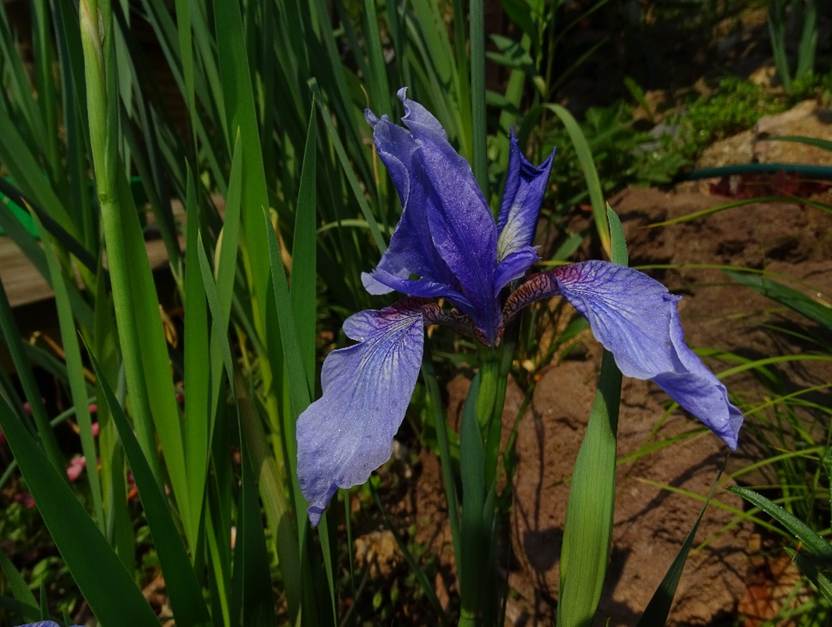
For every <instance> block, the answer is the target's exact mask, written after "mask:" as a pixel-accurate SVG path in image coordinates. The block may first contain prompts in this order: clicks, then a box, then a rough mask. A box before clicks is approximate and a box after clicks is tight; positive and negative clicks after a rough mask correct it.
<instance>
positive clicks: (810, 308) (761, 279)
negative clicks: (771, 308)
mask: <svg viewBox="0 0 832 627" xmlns="http://www.w3.org/2000/svg"><path fill="white" fill-rule="evenodd" d="M724 272H725V274H727V275H728V276H730V277H731V278H732V279H733V280H734V281H736V282H737V283H739V284H740V285H745V286H746V287H750V288H751V289H753V290H755V291H756V292H759V293H760V294H762V295H763V296H766V297H768V298H770V299H772V300H774V301H776V302H778V303H780V304H781V305H785V306H786V307H788V308H789V309H792V310H794V311H796V312H798V313H799V314H802V315H804V316H806V317H807V318H809V319H810V320H813V321H815V322H817V323H818V324H820V325H822V326H824V327H826V329H828V330H830V331H832V307H830V306H829V305H825V304H823V303H820V302H818V301H816V300H814V299H812V298H810V297H809V296H807V295H806V294H804V293H802V292H799V291H797V290H796V289H794V288H791V287H788V286H786V285H783V284H782V283H777V282H776V281H772V280H771V279H769V278H766V277H765V276H761V275H752V274H746V273H744V272H734V271H732V270H724Z"/></svg>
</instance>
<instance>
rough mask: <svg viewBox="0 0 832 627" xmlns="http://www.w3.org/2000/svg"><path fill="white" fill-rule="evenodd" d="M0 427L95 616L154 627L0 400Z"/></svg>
mask: <svg viewBox="0 0 832 627" xmlns="http://www.w3.org/2000/svg"><path fill="white" fill-rule="evenodd" d="M0 426H2V428H3V431H4V432H5V434H6V438H7V440H8V443H9V446H10V447H11V449H12V452H13V453H14V456H15V459H16V460H17V463H18V464H19V466H20V470H21V472H22V473H23V478H24V479H25V480H26V485H27V486H28V488H29V490H30V491H31V492H32V495H33V496H34V497H35V502H36V503H37V507H38V510H39V511H40V513H41V516H43V521H44V523H45V524H46V528H47V529H48V530H49V533H50V535H51V536H52V539H53V540H54V542H55V546H56V547H57V548H58V551H60V553H61V556H62V557H63V558H64V561H65V562H66V565H67V567H68V568H69V572H70V573H71V574H72V577H73V579H75V583H77V584H78V587H79V588H80V590H81V593H82V594H83V595H84V598H85V599H86V601H87V602H88V603H89V605H90V608H92V611H93V613H94V614H95V616H96V618H97V619H98V620H99V621H100V622H101V623H104V624H110V625H124V626H125V627H133V626H135V627H158V625H159V622H158V620H157V619H156V616H155V615H154V614H153V610H151V609H150V606H149V605H148V604H147V601H146V600H145V598H144V596H143V595H142V593H141V591H139V589H138V588H137V587H136V585H135V584H134V583H133V576H132V575H131V574H130V573H128V572H127V571H126V570H125V568H124V565H123V564H122V563H121V561H120V560H119V558H118V557H117V556H116V554H115V553H114V552H113V549H112V548H110V545H109V544H108V543H107V540H106V539H105V538H104V536H103V535H101V532H100V531H99V530H98V528H97V527H96V526H95V523H93V521H92V520H91V519H90V517H89V516H88V515H87V513H86V512H85V511H84V508H83V507H82V506H81V504H80V503H79V502H78V499H77V498H76V497H75V494H73V492H72V491H71V490H70V488H69V485H68V484H67V482H66V481H65V480H64V478H63V477H62V476H61V475H60V474H59V471H58V470H56V469H55V467H54V466H53V465H52V464H51V463H49V461H48V460H47V459H46V457H45V456H44V454H43V451H42V450H41V448H40V447H39V446H38V445H37V443H36V442H35V440H34V439H33V438H32V436H31V435H29V433H28V432H27V431H26V428H25V427H24V426H23V425H22V424H21V423H20V421H19V420H18V419H17V417H16V416H15V415H14V413H13V412H12V411H11V410H10V409H9V407H8V405H7V404H6V403H5V402H0Z"/></svg>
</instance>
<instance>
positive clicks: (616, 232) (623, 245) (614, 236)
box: [607, 204, 630, 266]
mask: <svg viewBox="0 0 832 627" xmlns="http://www.w3.org/2000/svg"><path fill="white" fill-rule="evenodd" d="M607 220H608V221H609V225H610V259H611V260H612V262H613V263H617V264H618V265H620V266H626V265H628V264H629V263H630V256H629V254H628V253H627V241H626V240H625V239H624V227H623V225H622V224H621V218H619V217H618V214H617V213H616V212H615V211H614V210H613V208H612V207H610V205H609V204H607Z"/></svg>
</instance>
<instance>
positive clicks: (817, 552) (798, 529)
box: [731, 486, 832, 563]
mask: <svg viewBox="0 0 832 627" xmlns="http://www.w3.org/2000/svg"><path fill="white" fill-rule="evenodd" d="M731 492H734V493H735V494H738V495H740V496H741V497H742V498H743V499H745V500H746V501H748V502H749V503H751V504H752V505H753V506H754V507H758V508H760V509H761V510H762V511H764V512H765V513H766V514H768V515H769V516H771V517H772V518H774V520H776V521H777V522H778V523H780V524H781V525H782V526H783V528H785V529H786V531H788V532H789V534H791V535H792V536H794V537H795V538H796V539H797V540H799V541H800V543H801V545H802V549H803V550H805V551H807V552H808V553H810V554H811V555H813V556H814V557H816V558H819V559H822V560H825V561H827V562H830V563H832V544H830V543H829V542H827V541H826V540H825V539H824V538H823V537H822V536H820V535H819V534H818V533H817V532H815V531H814V530H812V528H811V527H809V526H808V525H807V524H806V523H804V522H803V521H801V520H800V519H798V518H797V517H796V516H794V515H793V514H790V513H789V512H787V511H786V510H785V509H783V508H782V507H781V506H780V505H778V504H777V503H774V502H772V501H771V500H770V499H768V498H766V497H764V496H763V495H762V494H758V493H757V492H754V491H753V490H749V489H748V488H743V487H742V486H733V487H732V488H731Z"/></svg>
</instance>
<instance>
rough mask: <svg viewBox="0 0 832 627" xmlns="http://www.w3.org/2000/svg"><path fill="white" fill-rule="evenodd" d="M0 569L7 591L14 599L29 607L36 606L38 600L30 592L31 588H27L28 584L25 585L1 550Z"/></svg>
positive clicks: (18, 572)
mask: <svg viewBox="0 0 832 627" xmlns="http://www.w3.org/2000/svg"><path fill="white" fill-rule="evenodd" d="M0 570H2V571H3V577H5V579H6V585H7V586H8V587H9V591H10V592H11V593H12V596H13V597H14V598H15V599H17V600H18V601H20V602H21V603H23V604H25V605H28V606H30V607H37V606H38V601H37V599H36V598H35V595H34V594H32V591H31V590H29V586H27V585H26V582H25V581H24V580H23V576H22V575H21V574H20V571H18V570H17V568H15V567H14V564H12V562H11V560H10V559H9V558H8V557H6V554H5V553H4V552H3V551H0Z"/></svg>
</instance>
